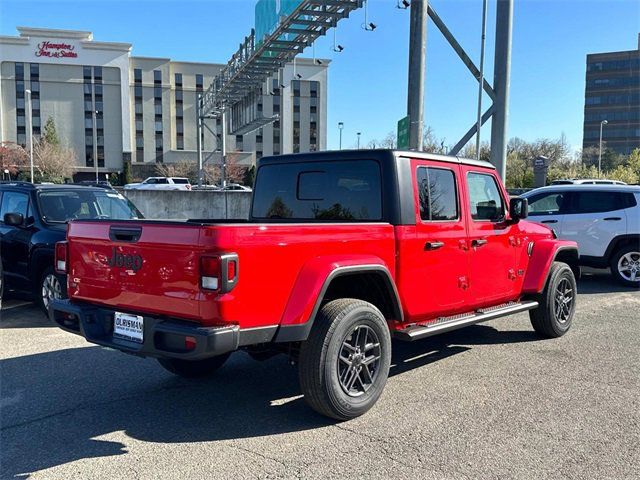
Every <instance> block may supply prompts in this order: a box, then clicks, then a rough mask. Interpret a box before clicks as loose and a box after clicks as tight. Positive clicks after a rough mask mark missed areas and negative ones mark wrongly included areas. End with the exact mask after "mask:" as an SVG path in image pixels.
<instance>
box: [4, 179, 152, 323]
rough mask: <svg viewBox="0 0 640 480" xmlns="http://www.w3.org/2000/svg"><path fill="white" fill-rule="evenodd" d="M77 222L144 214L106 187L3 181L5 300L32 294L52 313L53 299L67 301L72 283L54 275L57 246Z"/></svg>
mask: <svg viewBox="0 0 640 480" xmlns="http://www.w3.org/2000/svg"><path fill="white" fill-rule="evenodd" d="M76 218H85V219H98V218H105V219H107V218H108V219H116V220H118V219H136V218H142V215H141V214H140V212H139V211H138V210H137V209H136V207H135V206H134V205H133V204H132V203H131V202H129V201H128V200H127V199H126V198H124V197H123V196H122V195H120V194H119V193H117V192H116V191H112V190H106V189H104V188H100V187H86V186H79V185H34V184H31V183H27V182H0V252H1V255H2V264H1V265H0V298H1V297H2V291H3V290H9V289H11V290H15V291H17V292H20V293H27V294H29V295H33V296H34V298H35V300H36V301H37V302H38V304H39V305H40V307H41V308H43V309H44V310H45V311H46V309H47V307H48V305H49V302H50V301H51V299H52V298H64V297H65V296H66V291H65V290H66V287H65V285H66V281H64V280H65V279H64V278H62V277H61V276H60V275H58V274H56V273H55V271H54V265H53V257H54V247H55V243H56V242H58V241H61V240H64V239H65V236H66V231H67V222H69V221H70V220H73V219H76Z"/></svg>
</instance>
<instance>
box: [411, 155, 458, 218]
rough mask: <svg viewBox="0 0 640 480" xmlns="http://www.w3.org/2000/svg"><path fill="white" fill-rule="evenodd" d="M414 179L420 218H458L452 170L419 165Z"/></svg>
mask: <svg viewBox="0 0 640 480" xmlns="http://www.w3.org/2000/svg"><path fill="white" fill-rule="evenodd" d="M416 179H417V182H418V200H419V203H420V218H421V219H422V220H425V221H434V220H435V221H438V220H439V221H442V220H456V219H457V218H458V201H457V195H456V181H455V176H454V173H453V171H451V170H447V169H443V168H432V167H419V168H418V172H417V175H416Z"/></svg>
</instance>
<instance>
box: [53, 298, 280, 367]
mask: <svg viewBox="0 0 640 480" xmlns="http://www.w3.org/2000/svg"><path fill="white" fill-rule="evenodd" d="M114 313H115V310H113V309H110V308H103V307H98V306H95V305H88V304H76V303H71V302H70V301H69V300H55V301H53V302H51V305H50V306H49V318H50V319H51V321H53V322H54V323H55V324H56V325H58V326H59V327H60V328H62V329H63V330H66V331H67V332H70V333H74V334H76V335H80V336H82V337H84V338H85V339H86V340H87V341H88V342H91V343H95V344H97V345H102V346H105V347H110V348H114V349H116V350H120V351H122V352H125V353H131V354H134V355H141V356H145V357H157V358H166V357H172V358H183V359H185V360H201V359H203V358H208V357H213V356H216V355H221V354H223V353H227V352H232V351H234V350H237V349H238V347H240V346H243V345H249V344H255V343H265V342H269V341H271V339H272V338H273V336H274V334H275V332H276V330H277V325H274V326H269V327H261V328H252V329H244V330H241V329H240V328H239V327H238V326H237V325H230V326H225V327H201V326H198V325H197V324H194V323H192V322H186V321H182V320H177V319H165V318H159V317H153V316H147V315H143V317H144V335H143V339H144V340H143V342H142V343H138V342H134V341H131V340H126V339H123V338H118V337H114V336H113V318H114ZM187 336H189V337H193V338H194V339H195V344H196V346H195V348H193V349H191V350H186V348H185V337H187Z"/></svg>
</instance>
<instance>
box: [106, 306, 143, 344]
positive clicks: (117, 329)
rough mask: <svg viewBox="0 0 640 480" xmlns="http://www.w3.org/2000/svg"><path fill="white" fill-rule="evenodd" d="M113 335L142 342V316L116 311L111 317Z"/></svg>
mask: <svg viewBox="0 0 640 480" xmlns="http://www.w3.org/2000/svg"><path fill="white" fill-rule="evenodd" d="M113 336H114V337H118V338H124V339H126V340H131V341H133V342H138V343H142V342H143V340H144V317H141V316H140V315H131V314H129V313H120V312H116V313H115V315H114V317H113Z"/></svg>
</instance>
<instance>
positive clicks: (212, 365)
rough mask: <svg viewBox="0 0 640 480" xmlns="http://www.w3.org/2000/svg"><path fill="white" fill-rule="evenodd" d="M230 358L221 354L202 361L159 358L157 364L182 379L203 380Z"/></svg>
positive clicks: (228, 355)
mask: <svg viewBox="0 0 640 480" xmlns="http://www.w3.org/2000/svg"><path fill="white" fill-rule="evenodd" d="M230 356H231V353H223V354H222V355H217V356H215V357H210V358H205V359H204V360H182V359H180V358H159V359H158V362H159V363H160V365H162V366H163V367H164V368H165V369H166V370H168V371H169V372H171V373H173V374H174V375H178V376H180V377H183V378H205V377H210V376H211V375H213V374H214V373H215V372H216V371H218V369H219V368H220V367H222V365H224V363H225V362H226V361H227V359H228V358H229V357H230Z"/></svg>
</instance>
